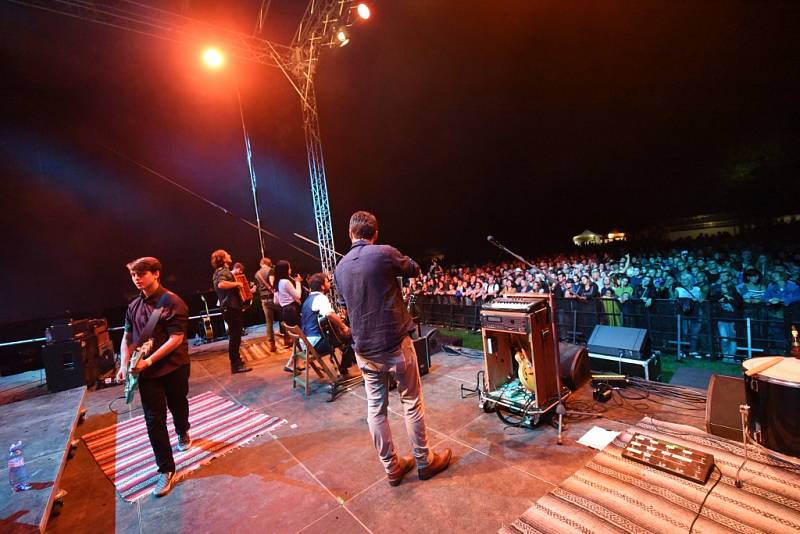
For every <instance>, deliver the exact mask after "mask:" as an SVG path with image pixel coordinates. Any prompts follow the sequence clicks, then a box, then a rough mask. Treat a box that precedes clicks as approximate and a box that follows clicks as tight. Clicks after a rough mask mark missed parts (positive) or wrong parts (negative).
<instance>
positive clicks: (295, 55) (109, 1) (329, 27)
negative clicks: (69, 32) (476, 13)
mask: <svg viewBox="0 0 800 534" xmlns="http://www.w3.org/2000/svg"><path fill="white" fill-rule="evenodd" d="M7 1H8V2H11V3H13V4H20V5H24V6H28V7H34V8H37V9H41V10H43V11H49V12H51V13H57V14H60V15H65V16H69V17H73V18H78V19H83V20H87V21H90V22H94V23H98V24H102V25H105V26H110V27H114V28H118V29H122V30H126V31H132V32H135V33H140V34H144V35H149V36H152V37H156V38H158V39H165V40H169V41H175V42H190V43H193V42H197V43H200V42H201V40H202V42H207V40H208V38H209V37H210V36H213V38H214V39H216V40H217V42H218V43H219V45H220V47H222V48H224V49H225V50H226V51H227V53H228V54H229V55H230V56H232V57H235V58H237V59H240V60H244V61H251V62H255V63H261V64H265V65H269V66H272V67H277V68H279V69H280V70H281V71H282V72H283V74H284V75H285V76H286V78H287V79H288V80H289V82H290V83H291V85H292V87H293V88H294V90H295V91H296V92H297V94H298V95H299V96H300V100H301V105H302V110H303V130H304V132H305V141H306V151H307V156H308V174H309V180H310V182H311V198H312V202H313V205H314V220H315V222H316V227H317V238H318V245H319V253H320V258H321V262H322V270H323V272H325V273H326V274H329V275H330V274H332V273H333V271H334V269H335V268H336V247H335V245H334V240H333V227H332V224H331V210H330V202H329V200H328V186H327V177H326V173H325V160H324V158H323V155H322V136H321V134H320V128H319V115H318V113H317V98H316V92H315V88H314V74H315V71H316V65H317V62H318V61H319V54H320V52H321V50H322V49H323V48H330V47H332V46H338V44H339V41H338V39H337V33H338V32H339V31H340V30H341V29H343V28H346V27H349V26H351V25H352V22H353V12H354V10H355V6H354V2H353V1H352V0H310V2H309V4H308V6H307V7H306V11H305V14H304V15H303V18H302V20H301V21H300V24H299V25H298V28H297V31H296V32H295V35H294V38H293V39H292V44H291V46H285V45H280V44H277V43H273V42H271V41H268V40H266V39H260V38H258V37H253V36H250V35H247V34H244V33H240V32H235V31H230V30H224V29H221V28H218V27H215V26H213V25H210V24H207V23H203V22H200V21H197V20H195V19H191V18H189V17H185V16H182V15H179V14H176V13H173V12H171V11H166V10H163V9H158V8H155V7H152V6H149V5H147V4H144V3H141V2H136V1H133V0H106V1H103V2H93V1H88V0H7ZM251 176H252V173H251ZM251 180H252V178H251ZM259 229H260V227H259ZM259 238H261V235H260V234H259Z"/></svg>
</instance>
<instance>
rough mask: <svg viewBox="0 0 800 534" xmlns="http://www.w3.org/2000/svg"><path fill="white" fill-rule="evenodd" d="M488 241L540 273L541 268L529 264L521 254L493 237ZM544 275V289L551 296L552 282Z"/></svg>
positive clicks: (488, 237) (489, 237) (488, 238)
mask: <svg viewBox="0 0 800 534" xmlns="http://www.w3.org/2000/svg"><path fill="white" fill-rule="evenodd" d="M486 240H487V241H488V242H489V243H491V244H492V245H494V246H496V247H497V248H499V249H500V250H502V251H503V252H505V253H506V254H509V255H511V256H513V257H515V258H516V259H518V260H519V261H521V262H522V263H524V264H525V265H527V266H528V267H530V268H531V269H534V270H536V271H540V270H539V268H538V267H536V266H535V265H534V264H532V263H531V262H529V261H528V260H526V259H525V258H523V257H522V256H520V255H519V254H517V253H516V252H514V251H513V250H510V249H509V248H507V247H505V246H503V244H502V243H500V241H498V240H497V239H495V238H494V237H493V236H486ZM540 272H541V271H540ZM542 275H543V278H542V281H543V282H544V287H545V289H546V290H547V293H548V294H550V282H549V281H548V280H547V275H546V274H545V273H542Z"/></svg>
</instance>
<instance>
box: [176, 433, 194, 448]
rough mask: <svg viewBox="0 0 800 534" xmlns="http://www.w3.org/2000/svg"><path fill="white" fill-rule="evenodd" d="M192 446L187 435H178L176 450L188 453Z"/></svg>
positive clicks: (190, 437)
mask: <svg viewBox="0 0 800 534" xmlns="http://www.w3.org/2000/svg"><path fill="white" fill-rule="evenodd" d="M191 446H192V436H190V435H189V433H188V432H187V433H185V434H178V450H179V451H181V452H184V451H188V450H189V447H191Z"/></svg>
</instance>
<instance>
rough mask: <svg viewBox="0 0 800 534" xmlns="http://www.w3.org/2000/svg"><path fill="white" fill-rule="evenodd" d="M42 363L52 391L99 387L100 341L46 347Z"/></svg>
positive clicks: (89, 339)
mask: <svg viewBox="0 0 800 534" xmlns="http://www.w3.org/2000/svg"><path fill="white" fill-rule="evenodd" d="M42 361H43V362H44V370H45V373H46V375H47V388H48V389H49V390H50V391H53V392H55V391H64V390H66V389H72V388H77V387H80V386H89V387H94V386H95V385H96V384H97V377H98V373H97V341H96V338H95V337H94V336H92V337H90V338H88V339H87V338H83V339H79V340H75V341H64V342H61V343H52V344H50V345H44V346H43V347H42Z"/></svg>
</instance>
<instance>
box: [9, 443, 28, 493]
mask: <svg viewBox="0 0 800 534" xmlns="http://www.w3.org/2000/svg"><path fill="white" fill-rule="evenodd" d="M8 480H9V482H11V488H12V489H13V490H14V491H25V490H29V489H31V483H30V479H29V478H28V469H27V468H26V467H25V456H23V454H22V442H21V441H18V442H16V443H12V444H11V447H9V448H8Z"/></svg>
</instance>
